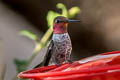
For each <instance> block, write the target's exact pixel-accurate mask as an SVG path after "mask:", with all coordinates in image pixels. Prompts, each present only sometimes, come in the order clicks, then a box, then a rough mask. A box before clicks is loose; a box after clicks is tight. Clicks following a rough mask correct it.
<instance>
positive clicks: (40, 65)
mask: <svg viewBox="0 0 120 80" xmlns="http://www.w3.org/2000/svg"><path fill="white" fill-rule="evenodd" d="M42 66H44V62H41V63H40V64H38V65H37V66H35V67H34V68H38V67H42Z"/></svg>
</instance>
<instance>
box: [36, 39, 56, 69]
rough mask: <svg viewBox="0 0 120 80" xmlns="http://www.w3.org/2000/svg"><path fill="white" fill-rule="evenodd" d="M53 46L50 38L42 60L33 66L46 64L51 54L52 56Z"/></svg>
mask: <svg viewBox="0 0 120 80" xmlns="http://www.w3.org/2000/svg"><path fill="white" fill-rule="evenodd" d="M53 46H54V43H53V40H51V42H50V44H49V46H48V49H47V53H46V55H45V57H44V60H43V61H42V62H41V63H40V64H38V65H37V66H36V67H35V68H37V67H41V66H48V64H49V61H50V59H51V56H52V50H53Z"/></svg>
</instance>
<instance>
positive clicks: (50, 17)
mask: <svg viewBox="0 0 120 80" xmlns="http://www.w3.org/2000/svg"><path fill="white" fill-rule="evenodd" d="M56 16H60V14H59V13H56V12H54V11H48V14H47V23H48V27H52V26H53V20H54V18H55V17H56Z"/></svg>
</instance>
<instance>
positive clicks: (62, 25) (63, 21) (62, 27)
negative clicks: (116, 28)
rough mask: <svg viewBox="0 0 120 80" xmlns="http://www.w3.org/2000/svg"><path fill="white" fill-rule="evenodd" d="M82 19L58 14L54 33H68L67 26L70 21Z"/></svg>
mask: <svg viewBox="0 0 120 80" xmlns="http://www.w3.org/2000/svg"><path fill="white" fill-rule="evenodd" d="M79 21H80V20H70V19H67V18H66V17H63V16H58V17H56V18H55V19H54V21H53V32H54V34H63V33H67V27H68V23H69V22H79Z"/></svg>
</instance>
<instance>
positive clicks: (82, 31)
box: [0, 0, 120, 80]
mask: <svg viewBox="0 0 120 80" xmlns="http://www.w3.org/2000/svg"><path fill="white" fill-rule="evenodd" d="M2 2H4V3H5V5H4V6H3V5H2V3H1V6H0V16H1V18H0V25H1V26H0V42H1V43H2V45H4V47H2V48H1V49H2V50H1V51H4V53H5V54H6V55H7V59H6V61H8V62H7V63H8V64H11V63H12V60H13V58H14V57H16V58H20V56H21V58H22V59H25V58H26V56H27V58H28V56H30V55H31V54H32V49H33V47H34V44H33V43H32V41H31V40H29V39H26V38H24V37H20V36H19V35H18V32H19V31H20V30H21V29H30V30H31V31H33V32H35V33H37V34H40V35H42V34H43V33H44V32H45V31H46V30H47V24H46V15H47V12H48V10H54V11H57V12H60V11H59V10H58V9H56V4H57V3H59V2H62V3H64V4H65V5H66V6H67V8H68V9H69V8H71V7H73V6H79V7H80V9H81V13H79V14H78V15H77V16H76V17H75V18H74V19H80V20H82V23H76V24H75V23H72V24H70V25H69V33H70V36H71V39H72V43H73V53H74V54H72V56H73V59H74V60H78V59H80V58H83V57H86V56H90V55H94V54H98V53H102V52H108V51H113V50H120V36H119V34H120V28H119V26H120V11H119V9H120V1H119V0H2ZM41 33H42V34H41ZM1 53H3V52H1ZM26 53H29V54H26ZM41 53H42V52H41ZM39 55H40V54H39ZM11 56H12V57H11ZM8 59H9V60H8ZM12 65H13V63H12ZM11 68H12V70H13V69H14V68H15V67H11ZM9 73H10V71H9ZM14 73H15V72H14ZM6 80H7V79H6Z"/></svg>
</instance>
